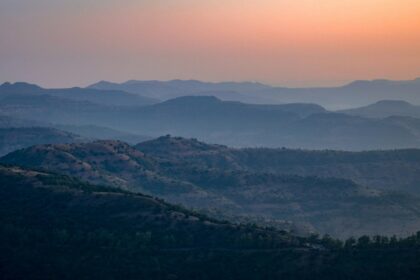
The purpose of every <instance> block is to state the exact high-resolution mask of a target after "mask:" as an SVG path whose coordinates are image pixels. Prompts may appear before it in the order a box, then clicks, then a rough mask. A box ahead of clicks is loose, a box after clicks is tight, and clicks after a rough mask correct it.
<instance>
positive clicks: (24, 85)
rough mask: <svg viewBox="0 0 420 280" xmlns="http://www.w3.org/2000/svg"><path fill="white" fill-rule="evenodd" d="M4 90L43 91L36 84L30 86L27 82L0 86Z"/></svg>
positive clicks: (7, 83) (8, 83)
mask: <svg viewBox="0 0 420 280" xmlns="http://www.w3.org/2000/svg"><path fill="white" fill-rule="evenodd" d="M0 88H2V89H8V90H40V89H42V88H41V87H40V86H38V85H35V84H29V83H25V82H16V83H10V82H6V83H4V84H2V85H1V86H0Z"/></svg>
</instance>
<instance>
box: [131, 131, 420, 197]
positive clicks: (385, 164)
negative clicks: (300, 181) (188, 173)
mask: <svg viewBox="0 0 420 280" xmlns="http://www.w3.org/2000/svg"><path fill="white" fill-rule="evenodd" d="M136 147H137V149H138V150H140V151H142V152H144V153H146V154H147V155H149V156H152V157H155V158H160V159H161V160H162V161H168V160H169V161H172V162H178V163H179V164H180V165H183V166H186V165H188V166H200V167H201V168H216V169H222V170H246V171H253V172H269V173H274V174H296V175H300V176H318V177H337V178H345V179H349V180H353V181H354V182H356V183H358V184H361V185H365V186H369V187H373V188H376V189H381V190H387V191H403V192H408V193H413V194H417V195H418V194H420V188H419V184H418V182H420V150H419V149H401V150H383V151H381V150H377V151H364V152H344V151H335V150H320V151H313V150H299V149H285V148H283V149H270V148H247V149H234V148H229V147H226V146H221V145H210V144H206V143H203V142H200V141H197V140H196V139H186V138H181V137H171V136H166V137H160V138H157V139H154V140H151V141H147V142H143V143H140V144H138V145H137V146H136Z"/></svg>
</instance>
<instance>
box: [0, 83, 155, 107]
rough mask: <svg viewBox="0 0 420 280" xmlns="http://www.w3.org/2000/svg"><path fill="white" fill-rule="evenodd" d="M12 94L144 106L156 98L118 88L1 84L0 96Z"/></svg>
mask: <svg viewBox="0 0 420 280" xmlns="http://www.w3.org/2000/svg"><path fill="white" fill-rule="evenodd" d="M10 95H49V96H55V97H59V98H63V99H69V100H75V101H87V102H92V103H96V104H102V105H108V106H144V105H150V104H154V103H156V102H157V100H156V99H152V98H147V97H143V96H139V95H134V94H129V93H126V92H123V91H117V90H95V89H85V88H77V87H75V88H67V89H44V88H41V87H39V86H37V85H32V84H27V83H14V84H11V83H5V84H3V85H0V98H4V97H8V96H10Z"/></svg>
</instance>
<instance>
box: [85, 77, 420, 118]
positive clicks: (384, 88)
mask: <svg viewBox="0 0 420 280" xmlns="http://www.w3.org/2000/svg"><path fill="white" fill-rule="evenodd" d="M91 88H96V89H112V90H124V91H127V92H131V93H136V94H142V95H145V96H149V97H154V98H159V99H162V100H168V99H171V98H175V97H180V96H186V95H202V93H203V92H211V93H212V94H211V95H214V96H217V97H219V98H221V99H223V100H231V101H241V102H246V103H258V104H281V103H316V104H320V105H321V106H324V107H327V108H328V109H331V110H338V109H348V108H353V107H359V106H366V105H368V104H370V103H374V102H378V101H380V100H389V99H391V100H394V99H401V100H404V101H407V102H411V103H413V104H420V98H419V96H418V92H419V90H420V78H418V79H414V80H409V81H391V80H372V81H354V82H351V83H349V84H347V85H344V86H338V87H312V88H287V87H271V86H267V85H263V84H259V83H249V82H245V83H230V82H227V83H206V82H200V81H180V80H175V81H127V82H125V83H121V84H118V83H110V82H105V81H103V82H100V83H97V84H94V85H92V86H91ZM225 91H231V92H235V93H237V94H236V95H235V94H229V95H227V96H226V95H225V94H224V92H225Z"/></svg>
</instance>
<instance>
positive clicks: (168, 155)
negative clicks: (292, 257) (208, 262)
mask: <svg viewBox="0 0 420 280" xmlns="http://www.w3.org/2000/svg"><path fill="white" fill-rule="evenodd" d="M412 152H414V153H412ZM381 153H382V154H381ZM416 153H417V151H395V152H373V153H341V152H328V151H327V152H309V151H308V152H305V151H289V150H270V149H243V150H237V149H230V148H227V147H224V146H218V145H207V144H204V143H201V142H198V141H196V140H186V139H182V138H172V137H162V138H159V139H157V140H153V141H150V142H145V143H142V144H139V145H137V146H136V147H132V146H129V145H128V144H125V143H122V142H118V141H97V142H93V143H85V144H65V145H43V146H35V147H31V148H28V149H24V150H20V151H17V152H14V153H11V154H9V155H7V156H5V157H3V158H2V159H1V161H2V162H5V163H9V164H17V165H24V166H31V167H41V168H44V169H47V170H52V171H56V172H62V173H65V174H67V175H72V176H76V177H79V178H83V179H85V180H88V181H89V182H92V183H102V184H107V185H113V186H117V187H120V188H122V189H125V190H130V191H140V192H143V193H147V194H152V195H155V196H159V197H163V198H165V199H167V200H168V201H170V202H173V203H181V204H183V205H185V206H187V207H192V208H196V209H201V210H205V211H207V212H208V213H210V214H212V215H216V216H217V215H219V213H223V215H226V216H229V217H231V216H237V215H239V216H248V217H251V218H253V220H258V218H259V217H262V220H263V221H264V222H265V221H266V220H273V221H274V224H275V223H277V224H287V222H289V221H292V222H293V223H294V224H295V225H296V226H297V229H296V230H300V229H301V226H302V227H304V228H309V229H312V230H313V231H317V232H320V233H329V234H332V235H334V236H342V237H343V236H351V235H357V236H358V235H362V234H379V233H380V234H386V235H392V234H398V235H407V234H410V233H412V232H415V231H417V229H418V228H420V200H419V199H418V198H417V196H413V195H410V194H405V192H404V191H408V190H412V191H413V192H415V189H414V188H411V186H412V185H413V186H414V184H415V182H416V180H417V177H418V172H417V170H418V168H419V164H418V160H417V158H416ZM390 159H393V161H392V160H390ZM340 162H341V164H340ZM396 166H397V167H399V168H401V169H404V172H402V173H401V174H398V172H397V171H398V170H396V171H394V172H395V173H394V174H396V176H400V177H397V178H394V182H397V181H398V178H403V179H404V180H401V182H400V185H397V184H395V185H394V186H392V185H390V184H389V183H388V184H382V183H381V180H382V181H386V180H387V179H386V176H392V173H387V172H390V171H389V170H393V168H394V167H396ZM407 167H409V168H407ZM410 172H411V173H410ZM318 174H319V176H318ZM381 174H382V175H381ZM384 174H386V175H384ZM314 176H318V177H314ZM375 176H376V177H375ZM337 177H344V178H346V177H347V179H340V178H337ZM349 179H353V180H354V181H356V183H354V182H353V181H350V180H349ZM410 180H411V181H410ZM366 182H367V183H368V184H365V183H366ZM369 182H375V184H370V183H369ZM372 185H374V186H373V187H372Z"/></svg>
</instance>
